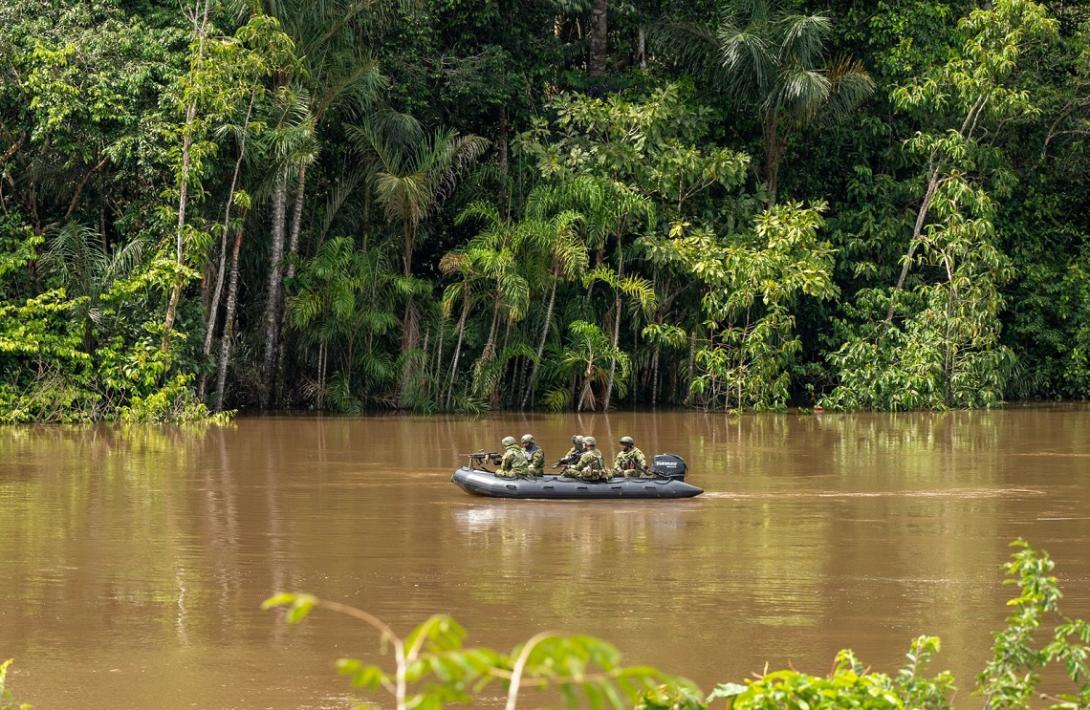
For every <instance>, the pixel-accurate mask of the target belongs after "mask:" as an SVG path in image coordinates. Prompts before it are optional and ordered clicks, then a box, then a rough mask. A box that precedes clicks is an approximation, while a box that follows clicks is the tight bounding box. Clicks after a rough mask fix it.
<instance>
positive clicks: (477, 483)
mask: <svg viewBox="0 0 1090 710" xmlns="http://www.w3.org/2000/svg"><path fill="white" fill-rule="evenodd" d="M652 471H653V472H654V473H655V478H611V479H609V480H606V481H582V480H579V479H575V478H565V477H563V476H554V475H546V476H542V477H540V478H500V477H499V476H496V475H495V474H493V473H492V472H491V471H489V470H487V469H484V468H477V467H473V468H470V467H468V466H463V467H461V468H459V469H458V470H457V471H455V472H454V475H453V476H452V477H451V479H450V480H451V481H452V482H454V484H455V485H457V486H458V487H459V488H461V489H462V490H463V491H465V492H466V493H469V494H471V495H477V496H488V497H491V498H526V499H554V500H555V499H565V500H579V499H590V500H598V499H613V498H692V497H693V496H698V495H700V494H701V493H703V492H704V489H703V488H697V487H696V486H694V485H691V484H689V483H686V482H685V480H684V478H685V462H684V461H682V460H681V458H680V457H678V456H674V455H673V454H659V455H658V456H656V457H655V459H654V465H653V466H652Z"/></svg>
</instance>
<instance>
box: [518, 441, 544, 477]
mask: <svg viewBox="0 0 1090 710" xmlns="http://www.w3.org/2000/svg"><path fill="white" fill-rule="evenodd" d="M522 448H523V449H524V450H525V452H526V475H528V476H544V475H545V452H544V451H542V450H541V447H540V446H538V445H537V442H536V441H534V437H533V435H532V434H523V435H522Z"/></svg>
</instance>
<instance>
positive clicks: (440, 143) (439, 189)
mask: <svg viewBox="0 0 1090 710" xmlns="http://www.w3.org/2000/svg"><path fill="white" fill-rule="evenodd" d="M349 134H350V136H351V137H352V138H353V140H355V142H356V146H357V149H359V150H360V152H361V153H363V154H364V155H365V156H367V157H368V158H370V159H372V160H374V161H375V162H376V164H377V165H376V170H375V171H374V173H373V177H372V187H373V189H374V191H375V199H376V200H378V203H379V204H380V205H381V206H382V209H383V212H384V214H385V216H386V219H387V221H388V222H391V223H398V224H400V225H401V232H402V250H401V270H402V275H403V277H404V278H405V279H411V278H412V259H413V249H414V247H415V242H416V233H417V229H418V228H419V226H420V223H421V222H422V221H423V220H424V219H425V217H427V216H428V215H429V214H430V213H431V212H432V210H434V209H435V208H436V207H437V206H439V205H440V204H441V203H442V202H443V200H444V199H446V197H447V196H448V195H449V194H450V192H451V191H452V190H453V189H454V186H455V184H456V182H457V179H458V176H459V175H460V174H461V172H462V171H463V170H464V169H465V168H466V167H467V166H469V165H471V164H472V163H474V162H475V161H476V160H477V158H479V157H480V156H481V154H482V153H484V151H485V149H486V148H487V147H488V141H487V140H485V139H484V138H481V137H479V136H475V135H466V136H463V135H461V134H459V133H458V132H457V131H455V130H453V129H444V130H437V131H435V132H434V133H432V134H431V135H427V134H426V133H425V132H424V130H423V129H422V127H421V126H420V124H419V123H417V122H416V121H415V120H414V119H412V118H411V117H408V116H405V115H404V114H396V113H394V112H386V113H384V114H379V115H377V116H375V117H372V120H369V121H368V122H365V123H364V124H362V125H361V126H352V127H350V128H349ZM417 318H418V316H417V310H416V305H415V303H414V302H413V300H412V298H411V297H410V298H408V299H407V300H406V303H405V317H404V320H403V322H402V339H401V352H402V355H403V356H406V360H405V362H406V364H407V363H408V362H409V360H408V358H407V355H408V353H409V351H410V350H412V349H413V348H414V347H416V341H417V338H418V336H419V332H418V331H419V327H418V324H417ZM408 375H409V373H408V372H407V371H406V372H404V373H403V378H402V379H403V383H402V384H404V381H406V380H407V378H408Z"/></svg>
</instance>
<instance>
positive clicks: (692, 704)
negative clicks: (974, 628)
mask: <svg viewBox="0 0 1090 710" xmlns="http://www.w3.org/2000/svg"><path fill="white" fill-rule="evenodd" d="M1011 546H1012V547H1014V548H1016V551H1015V553H1014V554H1013V555H1012V556H1011V559H1010V561H1009V562H1008V563H1007V564H1006V565H1005V566H1004V569H1005V571H1006V573H1007V579H1006V580H1005V581H1004V584H1013V585H1017V586H1018V595H1017V596H1015V597H1014V598H1013V599H1011V600H1010V601H1008V602H1007V605H1008V606H1010V607H1013V608H1014V609H1015V612H1014V613H1013V614H1012V615H1011V616H1010V617H1008V619H1007V627H1006V628H1005V629H1003V630H1001V631H997V632H996V633H995V634H994V645H993V658H992V660H991V661H990V662H989V663H988V664H987V666H986V667H985V669H984V671H983V672H982V673H981V674H980V676H979V678H978V681H979V686H978V688H977V690H976V693H975V694H976V695H978V696H981V697H983V698H984V703H983V708H984V710H1001V709H1002V710H1023V709H1025V708H1029V707H1030V705H1029V702H1030V700H1031V699H1033V697H1034V696H1035V695H1036V694H1037V685H1038V683H1039V682H1040V672H1041V670H1042V669H1044V668H1045V667H1046V666H1048V665H1049V664H1052V663H1060V664H1062V665H1063V667H1064V669H1065V671H1066V673H1067V676H1068V678H1069V679H1070V680H1071V682H1072V683H1074V684H1075V690H1074V692H1071V693H1064V694H1060V695H1056V696H1051V695H1045V694H1041V695H1040V696H1039V697H1040V699H1042V700H1044V701H1046V702H1048V703H1050V704H1049V705H1048V706H1047V710H1077V709H1079V708H1087V707H1090V664H1088V663H1087V659H1088V658H1090V624H1088V623H1087V622H1085V621H1083V620H1081V619H1069V618H1067V617H1065V616H1062V615H1061V614H1060V612H1059V607H1058V602H1059V600H1060V598H1061V597H1062V594H1061V593H1060V589H1059V586H1058V584H1057V581H1056V578H1055V577H1053V576H1051V575H1050V573H1051V572H1052V570H1053V568H1054V567H1055V564H1054V563H1053V562H1052V560H1051V558H1050V557H1049V556H1048V553H1046V552H1038V551H1036V550H1034V549H1033V548H1032V547H1030V546H1029V544H1028V543H1027V542H1026V541H1025V540H1021V539H1019V540H1015V541H1014V542H1013V543H1011ZM273 607H287V612H286V618H287V621H288V622H289V623H292V624H295V623H299V622H300V621H302V620H303V619H305V618H306V617H307V616H308V615H309V614H310V613H311V611H313V610H314V609H316V608H317V609H326V610H329V611H334V612H337V613H339V614H344V615H345V616H349V617H352V618H353V619H357V620H359V621H362V622H363V623H365V624H366V625H368V626H370V627H371V628H373V629H375V630H376V631H378V633H379V637H380V639H381V642H382V649H383V652H385V651H386V650H387V649H388V648H392V649H393V656H394V669H393V672H392V673H391V672H389V671H387V670H385V669H383V668H382V667H380V666H377V665H371V664H366V663H363V662H362V661H359V660H356V659H341V660H340V661H338V662H337V669H338V670H339V671H340V673H341V675H344V676H348V677H349V679H350V680H351V682H352V684H353V685H354V686H355V687H357V688H361V689H363V690H365V691H367V692H375V691H378V690H379V689H382V690H384V691H386V692H387V693H388V694H389V695H391V696H393V698H394V700H395V702H396V707H397V708H398V710H402V708H442V707H443V706H444V705H445V704H446V703H469V702H472V700H473V699H474V698H475V697H477V696H479V695H480V694H481V693H483V692H485V691H487V690H488V689H489V686H490V685H492V684H493V683H494V682H495V683H497V684H498V685H504V686H506V696H507V700H506V705H505V707H506V708H507V710H514V708H516V707H517V705H518V701H519V697H520V692H522V691H523V690H524V689H526V688H534V689H539V690H545V689H551V690H553V691H557V692H559V693H560V695H561V696H562V697H563V698H564V701H565V703H566V704H567V705H568V707H577V706H579V705H581V704H582V703H583V702H585V703H586V704H588V705H589V706H590V707H594V708H601V707H612V708H624V707H632V708H634V710H700V709H701V708H709V707H712V706H713V705H715V704H716V701H723V703H724V704H725V707H726V708H727V710H783V709H788V708H789V709H791V710H795V709H798V710H819V709H821V710H839V709H840V708H861V709H865V710H947V709H948V708H951V707H952V705H951V698H952V696H953V694H954V692H955V690H956V688H955V686H954V676H953V675H952V674H951V673H950V672H949V671H943V672H941V673H938V674H937V675H934V676H931V677H928V676H927V675H926V674H925V672H926V670H927V667H928V665H929V664H930V662H931V660H932V658H933V657H934V655H935V654H936V653H938V651H939V649H940V647H941V644H940V641H939V639H938V638H937V637H934V636H919V637H917V638H916V639H914V640H913V641H912V645H911V647H910V648H909V651H908V653H907V654H906V657H905V664H904V665H903V666H902V667H901V669H900V670H898V671H897V673H896V674H894V675H893V676H889V675H886V674H884V673H874V672H871V671H870V669H869V668H867V667H866V666H864V665H863V664H862V663H861V662H860V661H859V659H858V658H856V656H855V654H854V653H852V652H851V651H850V650H843V651H841V652H840V653H838V654H837V656H836V661H835V663H834V665H833V670H832V672H831V673H830V674H829V675H828V676H813V675H808V674H806V673H800V672H798V671H795V670H778V671H772V672H766V673H764V674H762V675H759V676H757V677H755V678H753V679H749V680H746V681H745V683H742V684H740V683H722V684H720V685H718V686H717V687H716V688H715V690H713V691H712V693H711V694H710V695H708V696H707V698H705V699H703V700H702V699H701V698H702V697H703V695H702V694H701V693H700V691H699V690H698V689H697V688H696V686H695V685H693V684H692V683H691V682H690V681H688V680H686V679H684V678H681V677H680V676H672V675H669V674H667V673H664V672H662V671H660V670H658V669H656V668H652V667H650V666H629V667H625V666H622V665H621V654H620V653H619V652H618V651H617V649H616V648H615V647H614V646H613V645H612V644H610V643H608V642H606V641H602V640H600V639H596V638H594V637H591V636H562V635H560V634H556V633H552V632H543V633H540V634H537V635H536V636H534V637H532V638H531V639H530V640H529V641H527V642H526V643H524V644H521V645H519V646H516V647H515V648H514V649H513V650H512V651H511V653H509V654H505V653H502V652H499V651H494V650H492V649H488V648H465V647H464V646H463V645H462V642H463V641H464V639H465V636H466V631H465V629H464V628H462V627H461V626H460V625H459V624H458V623H457V622H455V621H454V620H453V619H452V618H451V617H449V616H446V615H436V616H433V617H431V618H430V619H428V620H427V621H425V622H424V623H423V624H421V625H420V626H418V627H417V628H416V629H414V630H413V631H412V632H411V633H410V634H409V635H408V636H406V637H405V638H401V637H399V636H398V635H397V634H395V633H394V631H393V630H392V629H391V628H390V627H389V626H388V625H387V624H386V623H384V622H383V621H382V620H380V619H379V618H377V617H375V616H374V615H372V614H369V613H368V612H366V611H363V610H360V609H356V608H354V607H350V606H346V605H344V604H338V603H337V602H329V601H325V600H321V599H318V598H316V597H314V596H312V595H310V594H277V595H275V596H273V597H271V598H269V599H267V600H266V601H265V603H264V604H262V608H264V609H271V608H273ZM1052 621H1055V622H1056V627H1055V630H1054V632H1053V633H1052V634H1051V635H1050V636H1049V637H1048V638H1047V641H1046V642H1045V643H1044V645H1041V646H1038V645H1035V643H1034V637H1035V636H1037V635H1038V634H1037V632H1038V631H1039V629H1040V627H1041V625H1042V623H1045V622H1052ZM3 668H4V667H2V666H0V698H2V691H3V673H2V671H3ZM490 692H492V693H493V694H497V691H496V690H492V691H490ZM723 706H724V705H723V704H720V705H719V707H723ZM356 707H357V709H358V708H366V707H370V705H368V704H367V703H363V704H361V705H357V706H356ZM0 710H9V709H8V706H0Z"/></svg>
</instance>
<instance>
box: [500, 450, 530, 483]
mask: <svg viewBox="0 0 1090 710" xmlns="http://www.w3.org/2000/svg"><path fill="white" fill-rule="evenodd" d="M526 468H527V461H526V452H525V451H523V450H522V447H521V446H519V445H518V444H511V445H510V446H508V447H507V448H506V449H504V452H503V458H502V459H500V468H499V470H498V471H496V475H497V476H499V477H500V478H518V477H519V476H525V475H526Z"/></svg>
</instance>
